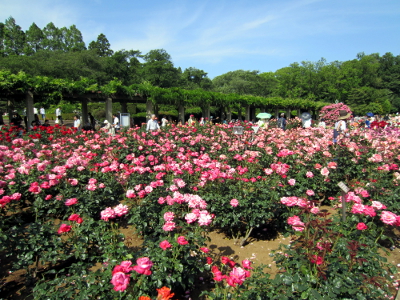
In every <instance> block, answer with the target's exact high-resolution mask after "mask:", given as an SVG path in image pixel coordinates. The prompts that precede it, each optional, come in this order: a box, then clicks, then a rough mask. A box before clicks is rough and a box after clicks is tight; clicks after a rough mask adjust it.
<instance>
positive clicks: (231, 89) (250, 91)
mask: <svg viewBox="0 0 400 300" xmlns="http://www.w3.org/2000/svg"><path fill="white" fill-rule="evenodd" d="M258 73H259V71H244V70H236V71H231V72H228V73H225V74H222V75H220V76H217V77H215V78H214V79H213V85H214V89H215V91H217V92H221V93H226V94H232V93H235V94H239V95H254V96H266V94H268V89H266V85H265V80H264V77H263V76H260V75H259V74H258Z"/></svg>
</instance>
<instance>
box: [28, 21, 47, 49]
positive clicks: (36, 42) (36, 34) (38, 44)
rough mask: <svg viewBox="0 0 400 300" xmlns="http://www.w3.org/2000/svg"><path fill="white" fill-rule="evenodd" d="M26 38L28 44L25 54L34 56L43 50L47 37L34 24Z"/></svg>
mask: <svg viewBox="0 0 400 300" xmlns="http://www.w3.org/2000/svg"><path fill="white" fill-rule="evenodd" d="M25 36H26V43H25V48H24V52H25V54H26V55H32V54H34V53H36V52H38V51H39V50H42V49H43V47H44V45H43V41H44V39H45V36H44V34H43V31H42V29H40V28H39V27H38V26H37V25H36V24H35V23H32V25H31V26H30V27H29V29H28V30H27V31H26V32H25Z"/></svg>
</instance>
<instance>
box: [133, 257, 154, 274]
mask: <svg viewBox="0 0 400 300" xmlns="http://www.w3.org/2000/svg"><path fill="white" fill-rule="evenodd" d="M136 263H137V266H134V267H133V270H135V271H136V272H138V273H139V274H143V275H151V271H150V269H151V267H152V266H153V262H152V261H151V260H150V259H149V258H148V257H141V258H138V259H137V260H136Z"/></svg>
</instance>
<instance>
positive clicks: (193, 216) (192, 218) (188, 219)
mask: <svg viewBox="0 0 400 300" xmlns="http://www.w3.org/2000/svg"><path fill="white" fill-rule="evenodd" d="M185 220H186V222H187V223H188V224H190V223H193V222H196V220H197V215H196V214H194V213H188V214H186V216H185Z"/></svg>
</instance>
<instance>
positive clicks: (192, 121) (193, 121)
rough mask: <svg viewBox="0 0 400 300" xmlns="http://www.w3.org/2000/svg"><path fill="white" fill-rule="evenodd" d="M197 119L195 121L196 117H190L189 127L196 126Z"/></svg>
mask: <svg viewBox="0 0 400 300" xmlns="http://www.w3.org/2000/svg"><path fill="white" fill-rule="evenodd" d="M195 122H196V121H195V119H194V115H190V117H189V120H188V125H189V126H192V125H194V124H195Z"/></svg>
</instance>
